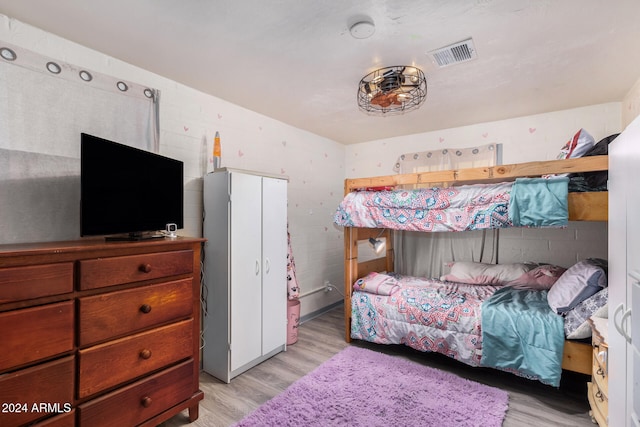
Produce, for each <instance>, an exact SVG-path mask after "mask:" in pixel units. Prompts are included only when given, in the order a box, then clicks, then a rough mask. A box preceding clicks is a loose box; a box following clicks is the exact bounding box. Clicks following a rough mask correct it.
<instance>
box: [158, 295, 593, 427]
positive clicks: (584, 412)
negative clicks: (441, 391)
mask: <svg viewBox="0 0 640 427" xmlns="http://www.w3.org/2000/svg"><path fill="white" fill-rule="evenodd" d="M343 322H344V320H343V309H342V307H338V308H336V309H333V310H331V311H329V312H327V313H325V314H323V315H321V316H319V317H316V318H315V319H312V320H309V321H307V322H305V323H303V324H302V325H300V328H299V332H298V342H297V343H296V344H294V345H291V346H289V347H288V348H287V351H286V352H283V353H280V354H278V355H276V356H274V357H272V358H271V359H269V360H267V361H265V362H263V363H262V364H260V365H258V366H256V367H254V368H252V369H250V370H249V371H247V372H245V373H243V374H242V375H239V376H238V377H236V378H234V379H233V380H231V383H230V384H225V383H223V382H221V381H219V380H217V379H215V378H213V377H212V376H210V375H208V374H206V373H202V374H201V376H200V387H201V389H202V390H203V391H204V393H205V398H204V400H203V401H202V402H201V403H200V417H199V418H198V420H196V421H195V422H194V423H192V424H189V422H188V419H187V417H186V411H185V412H184V413H182V414H179V415H177V416H175V417H174V418H172V419H171V420H169V421H167V422H165V423H163V424H162V427H176V426H186V425H191V426H194V427H218V426H219V427H226V426H229V425H231V424H233V423H234V422H236V421H239V420H240V419H242V418H243V417H244V416H245V415H247V414H249V413H250V412H251V411H253V410H254V409H255V408H257V407H258V406H260V405H261V404H263V403H264V402H266V401H267V400H269V399H271V398H272V397H274V396H276V395H278V394H279V393H280V392H282V391H283V390H284V389H286V388H287V387H288V386H289V385H290V384H291V383H293V382H294V381H296V380H297V379H299V378H300V377H302V376H304V375H305V374H307V373H308V372H310V371H311V370H313V369H314V368H316V367H317V366H319V365H320V364H321V363H323V362H324V361H326V360H328V359H329V358H330V357H331V356H333V355H334V354H336V353H338V352H339V351H340V350H342V349H343V348H345V347H346V346H348V345H358V346H361V347H366V348H370V349H373V350H377V351H382V352H385V353H388V354H393V355H397V356H399V357H405V358H408V359H411V360H414V361H416V362H418V363H421V364H424V365H428V366H431V367H435V368H438V369H443V370H446V371H449V372H453V373H455V374H457V375H459V376H461V377H465V378H469V379H471V380H474V381H478V382H480V383H484V384H488V385H491V386H494V387H498V388H501V389H503V390H506V391H507V392H508V393H509V410H508V411H507V416H506V418H505V421H504V424H503V425H504V427H510V426H512V427H513V426H537V427H542V426H554V427H559V426H567V427H579V426H589V427H593V426H594V424H592V422H591V417H590V416H589V414H588V412H589V404H588V402H587V391H586V381H587V380H588V377H586V376H584V375H579V374H572V373H570V372H565V373H564V374H563V379H562V383H561V385H560V388H559V389H555V388H553V387H549V386H545V385H543V384H541V383H539V382H535V381H530V380H526V379H523V378H519V377H516V376H515V375H512V374H507V373H504V372H500V371H496V370H493V369H483V368H472V367H468V366H466V365H464V364H461V363H458V362H455V361H453V360H451V359H448V358H447V357H445V356H440V355H438V354H425V353H420V352H417V351H414V350H412V349H410V348H407V347H404V346H384V345H376V344H370V343H365V342H360V341H354V342H352V343H351V344H347V343H346V342H345V341H344V336H343V331H344V323H343Z"/></svg>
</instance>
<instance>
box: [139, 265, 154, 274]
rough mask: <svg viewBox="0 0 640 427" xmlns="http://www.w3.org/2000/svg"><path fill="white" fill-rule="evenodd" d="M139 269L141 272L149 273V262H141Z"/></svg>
mask: <svg viewBox="0 0 640 427" xmlns="http://www.w3.org/2000/svg"><path fill="white" fill-rule="evenodd" d="M139 269H140V271H142V272H143V273H151V264H142V265H141V266H140V268H139Z"/></svg>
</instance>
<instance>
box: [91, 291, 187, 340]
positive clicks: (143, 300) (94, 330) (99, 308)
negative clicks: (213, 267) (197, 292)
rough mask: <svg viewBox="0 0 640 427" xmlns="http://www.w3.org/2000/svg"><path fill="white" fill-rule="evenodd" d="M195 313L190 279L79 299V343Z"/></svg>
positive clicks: (104, 338) (123, 333) (124, 332)
mask: <svg viewBox="0 0 640 427" xmlns="http://www.w3.org/2000/svg"><path fill="white" fill-rule="evenodd" d="M192 312H193V284H192V281H191V279H184V280H177V281H174V282H168V283H162V284H158V285H151V286H145V287H142V288H136V289H128V290H124V291H117V292H110V293H106V294H102V295H96V296H91V297H85V298H80V299H79V316H80V337H79V341H80V343H79V345H80V346H81V347H84V346H87V345H89V344H92V343H96V342H99V341H104V340H107V339H109V338H112V337H117V336H119V335H125V334H127V333H131V332H135V331H139V330H141V329H144V328H148V327H151V326H154V325H160V324H163V323H168V322H170V321H172V320H174V319H176V320H177V319H181V318H185V317H189V316H190V315H191V314H192Z"/></svg>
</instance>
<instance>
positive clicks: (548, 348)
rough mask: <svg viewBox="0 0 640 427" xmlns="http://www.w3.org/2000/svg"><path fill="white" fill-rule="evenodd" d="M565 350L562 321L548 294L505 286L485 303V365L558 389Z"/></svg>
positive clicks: (483, 330)
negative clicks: (551, 304) (550, 303)
mask: <svg viewBox="0 0 640 427" xmlns="http://www.w3.org/2000/svg"><path fill="white" fill-rule="evenodd" d="M563 349H564V325H563V319H562V317H561V316H559V315H557V314H555V313H554V312H553V310H551V308H550V307H549V304H548V303H547V291H530V290H520V289H513V288H510V287H504V288H502V289H498V290H497V291H496V292H495V293H494V294H493V295H492V296H491V297H490V298H489V299H487V300H486V301H485V302H484V303H483V304H482V358H481V361H480V364H481V365H482V366H487V367H491V368H498V369H502V370H506V371H510V372H514V373H517V374H518V375H521V376H524V377H527V378H531V379H537V380H539V381H541V382H543V383H545V384H549V385H552V386H554V387H558V386H560V375H561V374H562V352H563Z"/></svg>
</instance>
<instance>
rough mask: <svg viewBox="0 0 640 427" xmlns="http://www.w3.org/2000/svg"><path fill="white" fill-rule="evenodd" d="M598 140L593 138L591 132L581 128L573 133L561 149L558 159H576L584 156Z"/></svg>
mask: <svg viewBox="0 0 640 427" xmlns="http://www.w3.org/2000/svg"><path fill="white" fill-rule="evenodd" d="M595 143H596V141H595V140H594V139H593V137H592V136H591V135H589V132H587V131H586V130H584V129H580V130H579V131H578V132H576V134H575V135H573V138H571V139H570V140H569V141H567V143H566V144H564V146H563V147H562V149H560V154H558V157H557V159H558V160H563V159H575V158H577V157H582V156H584V154H585V153H586V152H587V151H589V150H590V149H591V147H593V145H594V144H595Z"/></svg>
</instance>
